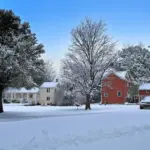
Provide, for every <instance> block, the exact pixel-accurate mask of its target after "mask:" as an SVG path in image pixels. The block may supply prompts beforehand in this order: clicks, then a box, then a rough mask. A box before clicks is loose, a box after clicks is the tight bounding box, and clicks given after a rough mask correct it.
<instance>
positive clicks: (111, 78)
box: [101, 70, 131, 104]
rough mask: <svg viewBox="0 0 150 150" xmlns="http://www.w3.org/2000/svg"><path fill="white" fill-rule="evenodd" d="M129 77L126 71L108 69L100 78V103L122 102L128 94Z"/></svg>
mask: <svg viewBox="0 0 150 150" xmlns="http://www.w3.org/2000/svg"><path fill="white" fill-rule="evenodd" d="M130 84H131V77H130V76H129V75H128V73H127V71H114V70H113V71H109V72H107V73H106V74H105V75H104V77H103V80H102V92H101V93H102V94H101V103H102V104H104V103H107V104H123V103H125V102H126V98H127V97H128V96H129V95H128V94H129V93H128V91H129V87H130Z"/></svg>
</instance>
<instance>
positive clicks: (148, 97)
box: [141, 96, 150, 103]
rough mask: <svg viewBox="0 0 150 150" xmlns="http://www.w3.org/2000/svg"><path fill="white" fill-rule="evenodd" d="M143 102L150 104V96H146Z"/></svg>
mask: <svg viewBox="0 0 150 150" xmlns="http://www.w3.org/2000/svg"><path fill="white" fill-rule="evenodd" d="M142 102H150V96H146V97H145V98H144V99H142V100H141V103H142Z"/></svg>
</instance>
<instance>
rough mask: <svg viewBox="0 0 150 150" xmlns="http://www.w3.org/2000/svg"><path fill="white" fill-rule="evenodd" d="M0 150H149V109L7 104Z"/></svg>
mask: <svg viewBox="0 0 150 150" xmlns="http://www.w3.org/2000/svg"><path fill="white" fill-rule="evenodd" d="M4 109H5V111H6V112H5V113H3V114H0V150H84V149H86V150H91V149H94V150H99V149H102V150H120V149H121V150H127V149H128V150H141V149H144V150H149V138H150V119H149V116H150V110H140V109H139V107H138V106H137V105H106V106H104V105H93V106H92V110H91V111H85V110H84V107H80V108H79V110H77V109H76V107H51V106H46V107H42V106H35V107H24V106H19V105H5V106H4Z"/></svg>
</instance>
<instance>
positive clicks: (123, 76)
mask: <svg viewBox="0 0 150 150" xmlns="http://www.w3.org/2000/svg"><path fill="white" fill-rule="evenodd" d="M112 73H113V74H115V75H116V76H117V77H119V78H120V79H122V80H127V79H126V75H127V71H115V70H109V71H106V73H104V76H103V78H106V77H108V76H109V75H110V74H112Z"/></svg>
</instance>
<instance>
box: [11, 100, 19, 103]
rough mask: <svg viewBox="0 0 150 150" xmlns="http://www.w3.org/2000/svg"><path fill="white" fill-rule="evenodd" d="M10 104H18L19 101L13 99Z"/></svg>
mask: <svg viewBox="0 0 150 150" xmlns="http://www.w3.org/2000/svg"><path fill="white" fill-rule="evenodd" d="M12 103H20V101H19V100H17V99H13V100H12Z"/></svg>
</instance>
